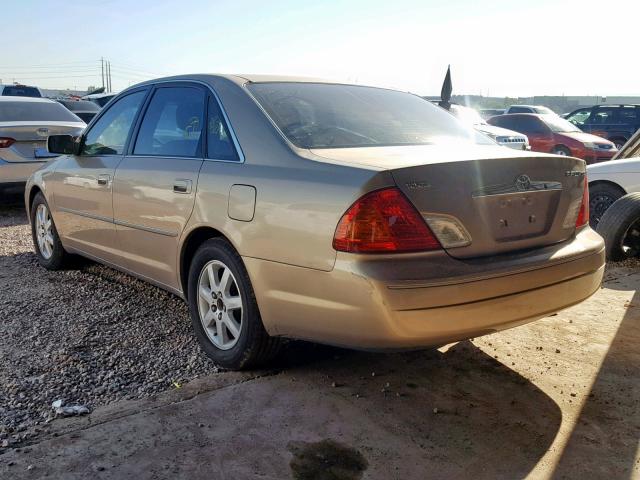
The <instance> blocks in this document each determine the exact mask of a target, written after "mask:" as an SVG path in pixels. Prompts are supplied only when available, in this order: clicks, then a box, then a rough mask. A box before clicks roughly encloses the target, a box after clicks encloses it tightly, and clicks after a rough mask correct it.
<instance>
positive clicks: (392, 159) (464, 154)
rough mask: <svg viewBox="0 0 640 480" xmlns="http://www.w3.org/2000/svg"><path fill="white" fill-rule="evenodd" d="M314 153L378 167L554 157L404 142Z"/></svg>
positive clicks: (501, 149) (494, 147) (495, 148)
mask: <svg viewBox="0 0 640 480" xmlns="http://www.w3.org/2000/svg"><path fill="white" fill-rule="evenodd" d="M311 153H312V154H314V155H315V156H317V157H320V159H322V160H323V161H332V162H336V163H348V164H353V165H359V166H363V167H369V168H372V169H376V170H388V169H396V168H404V167H413V166H417V165H424V164H436V163H449V162H462V161H467V160H484V159H500V158H531V157H551V156H554V155H550V154H546V153H533V152H527V151H522V152H520V151H517V150H512V149H507V148H504V147H501V146H498V145H496V144H494V145H475V144H468V145H460V144H455V145H451V144H441V145H404V146H394V147H360V148H316V149H313V150H311Z"/></svg>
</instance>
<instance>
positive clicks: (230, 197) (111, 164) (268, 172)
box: [25, 75, 604, 369]
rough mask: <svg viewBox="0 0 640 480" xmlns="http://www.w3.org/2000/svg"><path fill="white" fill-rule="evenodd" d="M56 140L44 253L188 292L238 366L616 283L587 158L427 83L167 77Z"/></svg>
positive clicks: (443, 329)
mask: <svg viewBox="0 0 640 480" xmlns="http://www.w3.org/2000/svg"><path fill="white" fill-rule="evenodd" d="M48 145H49V149H50V151H51V152H54V153H56V154H62V156H60V157H59V158H58V159H56V160H55V161H53V162H52V163H50V164H48V165H47V166H45V167H44V168H42V169H41V170H39V171H38V172H36V173H35V174H34V175H32V177H31V179H30V180H29V182H28V185H27V188H26V192H25V195H26V204H27V209H28V213H29V216H30V219H31V225H32V232H33V240H34V245H35V250H36V252H37V257H38V260H39V262H40V264H41V265H42V266H43V267H45V268H47V269H50V270H55V269H59V268H62V267H63V266H64V265H65V263H66V262H67V261H68V259H69V256H70V255H71V254H79V255H83V256H85V257H88V258H91V259H94V260H96V261H98V262H101V263H104V264H106V265H109V266H112V267H114V268H117V269H120V270H122V271H124V272H128V273H130V274H132V275H135V276H138V277H140V278H142V279H144V280H146V281H149V282H151V283H153V284H155V285H158V286H159V287H161V288H164V289H166V290H169V291H171V292H173V293H175V294H176V295H179V296H181V297H182V298H184V299H185V300H186V301H187V302H188V305H189V309H190V315H191V320H192V323H193V327H194V331H195V335H196V336H197V338H198V340H199V341H200V343H201V346H202V348H203V350H204V351H205V352H206V353H207V354H208V355H209V356H210V357H211V358H212V359H213V360H214V361H215V362H217V363H218V364H219V365H221V366H223V367H226V368H233V369H240V368H248V367H250V366H256V365H260V364H263V363H264V362H266V361H267V360H269V359H270V358H271V357H272V356H273V355H275V353H276V352H277V351H278V348H279V347H280V345H281V344H282V342H283V340H282V339H284V338H298V339H306V340H311V341H316V342H323V343H328V344H333V345H339V346H345V347H352V348H360V349H374V350H387V349H392V350H397V349H415V348H420V347H427V346H436V345H442V344H445V343H448V342H453V341H457V340H461V339H466V338H470V337H475V336H479V335H484V334H488V333H492V332H496V331H499V330H502V329H506V328H509V327H515V326H517V325H521V324H524V323H527V322H530V321H533V320H536V319H539V318H542V317H545V316H547V315H549V314H552V313H554V312H557V311H558V310H561V309H563V308H566V307H569V306H571V305H574V304H576V303H578V302H581V301H582V300H584V299H586V298H587V297H589V296H590V295H591V294H593V293H594V292H595V291H596V290H597V289H598V287H599V285H600V282H601V279H602V275H603V268H604V245H603V241H602V239H601V238H600V237H599V236H598V235H597V234H596V233H595V232H593V231H592V230H591V229H590V228H589V224H588V221H589V212H588V205H589V201H588V191H587V189H586V188H585V185H586V178H585V162H584V161H582V160H579V159H577V158H573V157H570V156H559V155H549V154H536V153H531V152H527V151H516V150H512V149H506V148H503V147H499V146H497V145H496V144H495V143H494V142H493V141H491V140H490V139H489V138H487V137H486V136H484V135H482V134H480V133H478V132H476V131H475V130H474V129H473V128H472V127H470V126H467V125H465V124H463V123H461V122H460V121H459V120H457V119H456V118H454V117H453V116H452V115H450V114H449V113H447V112H446V111H444V110H442V109H440V108H438V107H436V106H434V105H432V104H430V103H429V102H427V101H425V100H423V99H422V98H420V97H418V96H415V95H412V94H409V93H404V92H399V91H394V90H387V89H382V88H373V87H365V86H360V85H344V84H337V83H329V82H324V81H320V80H309V79H300V78H288V77H274V76H233V75H188V76H180V77H172V78H165V79H159V80H153V81H148V82H145V83H142V84H139V85H136V86H133V87H130V88H128V89H127V90H125V91H123V92H121V93H120V94H118V95H117V96H116V97H115V98H114V99H113V100H111V101H110V102H109V104H108V105H107V106H106V107H105V108H104V109H103V110H102V111H101V112H100V113H99V114H98V115H97V116H96V117H95V118H94V119H93V120H92V122H91V124H90V125H89V126H88V127H87V129H86V130H85V132H83V134H82V135H80V136H75V137H73V136H65V135H53V136H51V137H49V141H48ZM114 321H117V319H114Z"/></svg>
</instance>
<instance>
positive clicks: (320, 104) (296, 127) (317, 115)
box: [247, 82, 491, 148]
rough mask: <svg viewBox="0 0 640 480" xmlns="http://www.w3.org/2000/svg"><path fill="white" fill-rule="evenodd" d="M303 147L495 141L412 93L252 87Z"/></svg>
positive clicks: (278, 85)
mask: <svg viewBox="0 0 640 480" xmlns="http://www.w3.org/2000/svg"><path fill="white" fill-rule="evenodd" d="M247 88H248V89H249V91H250V92H251V93H252V94H253V96H254V97H255V98H256V100H257V101H258V103H260V105H262V107H263V108H264V110H265V111H266V112H267V114H268V115H269V116H270V117H271V119H272V120H273V122H274V123H275V124H276V125H277V126H278V128H279V129H280V130H281V131H282V133H283V134H284V135H285V136H286V137H287V138H288V139H289V141H291V143H293V144H294V145H296V146H297V147H300V148H347V147H371V146H390V145H426V144H441V143H454V142H457V143H459V142H461V141H462V142H466V143H481V144H491V141H490V140H489V139H487V138H486V137H484V136H483V135H480V134H478V133H477V132H476V131H475V130H474V129H473V128H472V127H470V126H467V125H464V124H463V123H461V122H460V121H459V120H457V119H456V118H455V117H453V116H452V115H450V114H449V113H448V112H446V111H445V110H443V109H441V108H440V107H437V106H435V105H432V104H431V103H429V102H428V101H426V100H424V99H422V98H420V97H418V96H416V95H412V94H409V93H403V92H398V91H394V90H385V89H381V88H372V87H361V86H357V85H335V84H326V83H294V82H282V83H254V84H249V85H248V86H247Z"/></svg>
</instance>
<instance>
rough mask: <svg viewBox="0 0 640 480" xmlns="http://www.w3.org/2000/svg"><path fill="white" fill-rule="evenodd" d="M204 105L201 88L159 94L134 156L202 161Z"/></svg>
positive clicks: (169, 89) (165, 89) (163, 90)
mask: <svg viewBox="0 0 640 480" xmlns="http://www.w3.org/2000/svg"><path fill="white" fill-rule="evenodd" d="M204 104H205V94H204V91H203V90H201V89H200V88H194V87H162V88H159V89H158V90H156V92H155V93H154V95H153V98H152V99H151V102H150V103H149V108H147V111H146V113H145V115H144V119H143V120H142V124H141V125H140V131H139V133H138V138H137V140H136V144H135V147H134V149H133V153H134V155H153V156H161V157H163V156H165V157H200V156H201V153H200V152H201V133H202V125H203V123H204V122H203V118H204Z"/></svg>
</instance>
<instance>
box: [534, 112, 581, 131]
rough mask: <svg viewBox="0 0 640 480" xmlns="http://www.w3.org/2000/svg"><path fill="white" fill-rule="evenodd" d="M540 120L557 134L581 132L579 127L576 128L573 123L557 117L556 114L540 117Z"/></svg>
mask: <svg viewBox="0 0 640 480" xmlns="http://www.w3.org/2000/svg"><path fill="white" fill-rule="evenodd" d="M540 118H541V119H542V121H543V122H544V123H546V124H547V126H548V127H549V128H550V129H551V130H552V131H554V132H556V133H569V132H581V131H582V130H580V129H579V128H578V127H576V126H575V125H574V124H573V123H571V122H569V121H568V120H565V119H564V118H562V117H559V116H557V115H556V114H551V115H540Z"/></svg>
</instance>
